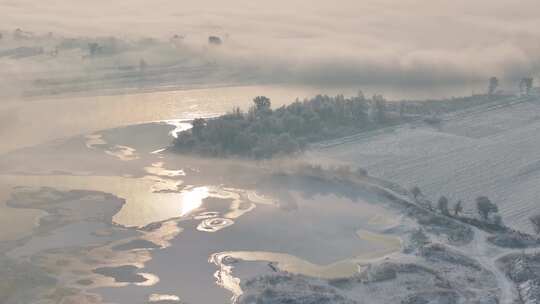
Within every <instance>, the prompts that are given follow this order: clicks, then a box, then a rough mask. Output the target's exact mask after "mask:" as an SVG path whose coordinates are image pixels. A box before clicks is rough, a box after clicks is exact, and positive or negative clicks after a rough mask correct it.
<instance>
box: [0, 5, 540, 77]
mask: <svg viewBox="0 0 540 304" xmlns="http://www.w3.org/2000/svg"><path fill="white" fill-rule="evenodd" d="M318 2H320V3H318ZM318 2H317V1H308V0H287V1H285V0H276V1H265V2H264V3H263V2H259V1H247V0H231V1H217V0H214V1H211V0H198V1H177V0H176V1H175V0H155V1H143V0H129V1H128V0H120V1H105V0H94V1H82V0H50V1H46V2H44V1H36V0H0V11H1V12H2V19H1V20H0V29H3V30H13V29H14V28H17V27H21V28H25V29H28V30H32V31H35V32H47V31H53V32H55V33H61V34H64V35H90V36H94V35H117V36H121V37H127V38H136V37H142V36H153V37H159V38H161V39H168V37H171V36H172V35H174V34H181V35H185V36H186V41H188V42H189V43H191V44H193V45H194V46H197V45H203V44H205V43H206V38H207V37H208V35H212V34H215V35H220V36H223V37H225V36H227V37H228V38H227V41H226V44H225V46H224V47H223V48H221V50H220V51H219V52H218V53H217V54H214V56H216V58H217V59H218V60H219V61H220V62H221V63H223V64H225V65H227V64H230V65H231V66H242V67H243V68H246V69H251V70H252V71H256V73H255V75H257V76H258V77H261V79H263V80H265V81H268V80H269V81H275V82H280V81H283V82H299V83H315V84H318V83H323V84H333V83H335V84H356V83H372V84H404V85H408V84H418V83H422V84H429V83H466V82H473V81H478V80H483V79H486V78H487V77H489V76H491V75H497V76H499V77H501V78H506V79H511V80H515V79H519V78H520V77H523V76H536V75H537V74H538V71H539V70H540V16H539V15H538V14H537V7H538V2H537V0H523V1H519V2H516V1H510V0H491V1H486V0H478V1H465V0H455V1H442V0H392V1H391V0H365V1H352V0H343V1H339V2H337V3H336V2H328V1H318Z"/></svg>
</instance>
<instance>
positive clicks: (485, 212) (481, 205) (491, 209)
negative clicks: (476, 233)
mask: <svg viewBox="0 0 540 304" xmlns="http://www.w3.org/2000/svg"><path fill="white" fill-rule="evenodd" d="M476 208H477V210H478V214H480V216H481V217H482V219H484V220H485V221H487V220H488V219H489V215H490V214H491V213H497V212H499V207H497V205H495V204H494V203H492V202H491V200H490V199H489V198H488V197H486V196H479V197H477V198H476Z"/></svg>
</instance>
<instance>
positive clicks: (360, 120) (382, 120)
mask: <svg viewBox="0 0 540 304" xmlns="http://www.w3.org/2000/svg"><path fill="white" fill-rule="evenodd" d="M253 102H254V105H253V106H252V107H251V108H250V109H249V110H248V111H247V112H244V111H242V110H241V109H239V108H235V109H233V110H232V111H231V112H230V113H227V114H225V115H223V116H220V117H217V118H213V119H202V118H198V119H195V120H194V121H193V122H192V125H193V128H192V129H191V130H189V131H185V132H181V133H179V134H178V136H177V138H176V139H175V141H174V145H173V148H172V149H173V150H174V151H180V152H192V153H196V154H199V155H205V156H216V157H224V156H225V157H226V156H241V157H249V158H256V159H264V158H269V157H272V156H275V155H279V154H293V153H295V152H299V151H302V150H303V149H304V148H305V147H306V145H307V144H309V143H313V142H317V141H321V140H326V139H331V138H338V137H343V136H347V135H352V134H355V133H358V132H362V131H366V130H373V129H376V128H380V127H383V126H390V125H394V124H397V123H400V122H402V121H403V120H406V119H407V118H406V117H405V116H403V115H399V114H398V113H395V112H393V111H388V110H387V106H386V101H385V99H384V98H383V97H382V96H380V95H375V96H373V97H372V98H371V99H367V98H365V97H364V96H363V95H362V94H361V93H360V94H358V96H356V97H344V96H343V95H337V96H335V97H330V96H326V95H319V96H316V97H314V98H312V99H306V100H304V101H299V100H296V101H295V102H293V103H292V104H290V105H286V106H282V107H279V108H277V109H272V107H271V101H270V99H269V98H267V97H264V96H259V97H256V98H255V99H254V100H253Z"/></svg>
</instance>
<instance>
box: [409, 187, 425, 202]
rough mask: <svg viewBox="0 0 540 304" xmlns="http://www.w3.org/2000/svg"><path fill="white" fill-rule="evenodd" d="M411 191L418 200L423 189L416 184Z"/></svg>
mask: <svg viewBox="0 0 540 304" xmlns="http://www.w3.org/2000/svg"><path fill="white" fill-rule="evenodd" d="M411 193H412V195H413V197H414V199H415V200H417V199H418V196H419V195H420V194H422V191H420V188H419V187H418V186H414V187H413V188H412V189H411Z"/></svg>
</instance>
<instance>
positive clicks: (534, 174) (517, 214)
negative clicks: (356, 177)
mask: <svg viewBox="0 0 540 304" xmlns="http://www.w3.org/2000/svg"><path fill="white" fill-rule="evenodd" d="M441 118H442V123H441V125H440V126H436V127H433V126H427V125H424V124H419V123H415V124H409V125H405V126H400V127H398V128H389V129H386V130H383V131H378V132H376V133H373V134H360V135H358V136H355V137H351V138H347V139H345V140H341V141H333V142H329V143H324V144H321V145H319V146H318V147H315V149H314V150H313V151H312V152H309V156H310V158H312V159H314V160H319V161H320V160H323V161H325V162H327V163H335V162H339V163H343V162H345V163H349V164H352V165H355V166H360V167H363V168H366V169H367V170H368V171H369V173H370V174H371V175H373V176H377V177H380V178H383V179H388V180H391V181H394V182H397V183H399V184H401V185H403V186H408V187H411V186H414V185H418V186H419V187H420V188H421V189H422V191H423V192H424V193H425V194H426V195H427V196H428V197H430V198H432V199H433V200H436V199H438V197H439V196H440V195H445V196H447V197H448V198H449V199H451V201H454V202H455V201H457V200H458V199H461V200H463V201H464V202H465V205H466V209H467V212H473V208H474V199H475V198H476V197H477V196H479V195H487V196H488V197H490V198H491V199H492V200H493V201H494V202H496V203H497V204H498V205H499V208H500V211H501V214H502V215H503V219H504V221H505V222H506V223H507V224H509V225H510V226H513V227H515V228H518V229H521V230H524V231H530V230H531V228H530V227H529V222H528V219H527V218H528V216H530V215H531V214H532V213H534V212H540V203H539V198H540V187H538V185H539V182H540V154H539V153H538V151H540V133H539V130H540V99H539V98H538V97H529V98H511V99H508V100H505V101H502V102H498V103H497V104H487V105H482V106H478V107H475V108H469V109H467V110H464V111H460V112H454V113H451V114H447V115H445V116H442V117H441Z"/></svg>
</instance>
